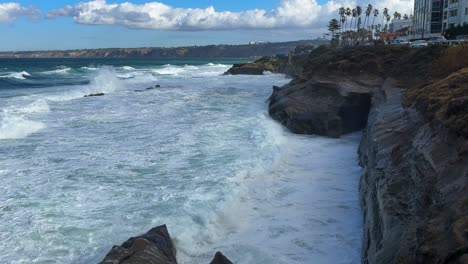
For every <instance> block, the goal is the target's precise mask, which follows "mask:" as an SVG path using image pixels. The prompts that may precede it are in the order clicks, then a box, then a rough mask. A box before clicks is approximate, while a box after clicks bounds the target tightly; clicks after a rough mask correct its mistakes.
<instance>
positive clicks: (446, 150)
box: [268, 46, 468, 264]
mask: <svg viewBox="0 0 468 264" xmlns="http://www.w3.org/2000/svg"><path fill="white" fill-rule="evenodd" d="M467 57H468V48H467V47H444V46H432V47H427V48H423V49H411V48H408V47H385V46H383V47H356V48H350V49H331V48H328V47H319V48H317V49H315V50H314V51H312V52H311V53H310V54H309V55H305V56H304V58H303V59H302V62H301V65H297V66H296V68H301V69H302V70H301V71H300V72H299V73H298V74H295V75H294V74H293V75H292V81H291V82H290V83H289V84H287V85H285V86H283V87H273V93H272V95H271V97H270V99H269V109H268V110H269V113H270V115H271V117H272V118H273V119H275V120H277V121H278V122H280V123H281V124H282V125H284V126H285V127H287V128H288V129H289V130H290V131H292V132H294V133H299V134H316V135H322V136H328V137H339V136H341V135H343V134H346V133H350V132H355V131H363V137H362V140H361V143H360V146H359V150H358V153H359V163H360V165H361V166H362V167H363V169H364V172H363V175H362V177H361V180H360V187H359V188H360V200H361V206H362V209H363V216H364V223H363V225H364V230H363V240H362V263H366V264H381V263H408V264H410V263H421V264H422V263H434V264H435V263H468V195H467V194H468V68H467V67H468V58H467ZM442 65H443V66H442Z"/></svg>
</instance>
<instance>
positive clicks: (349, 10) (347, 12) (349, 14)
mask: <svg viewBox="0 0 468 264" xmlns="http://www.w3.org/2000/svg"><path fill="white" fill-rule="evenodd" d="M345 15H346V24H348V17H349V16H351V8H349V7H348V8H346V11H345ZM350 28H351V27H350ZM345 30H346V28H345Z"/></svg>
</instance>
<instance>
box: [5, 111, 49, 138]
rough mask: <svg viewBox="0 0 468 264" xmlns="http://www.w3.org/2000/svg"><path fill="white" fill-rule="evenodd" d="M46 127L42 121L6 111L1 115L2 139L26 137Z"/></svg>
mask: <svg viewBox="0 0 468 264" xmlns="http://www.w3.org/2000/svg"><path fill="white" fill-rule="evenodd" d="M45 127H46V125H45V124H44V123H42V122H38V121H31V120H28V119H26V118H25V117H24V116H21V115H15V114H11V113H8V112H6V113H3V114H2V115H1V117H0V139H18V138H25V137H27V136H28V135H30V134H32V133H36V132H38V131H39V130H41V129H44V128H45Z"/></svg>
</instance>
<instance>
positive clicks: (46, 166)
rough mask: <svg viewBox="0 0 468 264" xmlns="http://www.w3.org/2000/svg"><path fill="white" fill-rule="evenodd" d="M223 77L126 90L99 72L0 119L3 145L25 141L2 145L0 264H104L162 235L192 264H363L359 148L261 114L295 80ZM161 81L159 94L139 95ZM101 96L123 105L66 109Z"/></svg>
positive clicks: (203, 70)
mask: <svg viewBox="0 0 468 264" xmlns="http://www.w3.org/2000/svg"><path fill="white" fill-rule="evenodd" d="M195 68H197V69H195ZM226 68H228V66H226V65H224V66H221V65H199V66H195V67H188V66H171V65H165V66H162V67H159V68H156V69H155V68H148V69H139V70H134V71H129V72H126V73H129V74H132V75H134V77H133V78H130V79H124V80H119V77H118V75H119V74H124V73H125V72H123V71H117V72H116V71H115V70H114V69H113V68H111V67H101V68H100V69H99V70H96V72H95V73H94V74H92V75H91V77H90V80H91V83H90V84H89V85H79V86H65V87H57V88H53V89H52V88H51V89H50V91H49V94H46V95H45V96H44V95H43V94H41V95H36V96H32V97H27V98H24V99H15V100H16V101H15V102H17V101H21V100H29V101H28V103H27V104H23V106H22V107H14V109H17V111H16V112H13V113H12V112H11V111H10V110H11V109H13V108H8V111H6V112H5V111H4V112H3V113H2V114H3V115H4V116H2V119H1V122H2V129H1V130H0V132H1V133H4V135H6V134H7V132H8V135H7V136H8V137H9V138H12V137H19V136H22V135H23V136H24V135H26V139H24V140H21V141H4V142H0V144H2V143H4V144H6V145H1V146H2V147H6V148H7V149H6V151H5V152H4V155H3V156H2V158H1V159H0V168H1V169H2V170H4V171H6V172H3V174H2V172H0V174H1V175H2V181H3V183H2V185H0V218H1V219H2V225H0V241H9V243H3V244H1V243H0V263H3V262H8V263H38V262H42V263H75V264H85V263H86V264H87V263H97V262H99V261H101V260H102V258H103V257H104V255H105V254H106V253H107V252H108V251H109V249H110V248H111V247H112V245H116V244H121V243H122V242H123V241H125V240H126V239H128V238H129V237H130V236H136V235H138V234H142V233H144V232H146V231H147V230H149V229H150V228H151V227H154V226H157V225H161V224H167V225H168V228H169V232H170V233H171V235H172V237H173V238H174V240H175V243H176V246H177V249H178V259H179V262H180V263H185V264H187V263H189V264H190V263H209V261H210V259H211V258H212V257H213V255H214V253H215V252H216V251H217V250H220V251H222V252H223V253H225V254H226V255H227V256H228V257H229V258H231V259H232V260H233V261H234V262H235V263H240V264H243V263H260V264H267V263H268V264H270V263H281V264H282V263H293V264H297V263H301V264H306V263H310V260H316V261H317V263H356V262H358V261H356V259H359V248H360V241H359V239H356V237H358V238H359V237H360V234H361V230H360V228H361V226H360V211H359V201H358V188H357V181H358V176H359V173H360V169H359V168H358V166H357V162H356V160H355V158H356V147H357V140H356V139H357V137H356V136H354V137H352V138H348V137H344V138H342V139H324V138H319V137H307V136H298V135H292V134H290V133H289V132H287V131H285V130H284V129H283V128H282V127H281V126H280V125H279V124H278V123H276V122H274V121H272V120H271V119H270V118H269V117H268V115H267V113H266V108H267V104H266V103H265V100H266V98H268V96H269V95H270V93H271V86H272V85H282V84H285V83H287V82H288V80H287V79H285V78H284V77H283V76H281V75H263V76H221V74H222V73H223V72H224V71H225V69H226ZM154 70H165V71H167V72H170V71H179V72H178V73H176V74H168V75H161V74H158V73H155V72H154ZM153 73H154V74H155V75H153ZM87 74H88V73H87ZM201 76H209V77H203V78H202V77H201ZM153 78H157V79H158V83H157V84H161V87H162V88H161V89H153V90H148V91H145V92H141V93H134V92H133V90H134V89H140V88H145V87H146V85H148V84H150V85H152V86H153V85H154V84H155V83H154V82H152V81H153V80H154V79H153ZM64 90H66V91H64ZM121 91H122V92H121ZM127 91H129V92H127ZM1 92H2V91H0V93H1ZM97 92H104V93H113V92H116V93H115V94H113V95H111V96H109V97H106V98H105V99H106V100H105V103H103V101H102V100H97V99H96V100H88V99H83V100H70V99H75V98H79V97H82V96H84V95H86V94H89V93H97ZM42 97H45V99H44V98H42ZM41 98H42V99H41ZM51 98H52V99H55V100H53V101H49V100H52V99H51ZM41 100H42V101H41ZM67 100H70V101H67ZM55 101H60V102H55ZM49 104H50V108H51V109H49ZM15 105H17V104H15ZM24 105H25V106H24ZM46 105H47V106H46ZM19 109H23V111H19ZM47 110H48V111H49V112H47ZM41 113H47V114H41ZM4 117H6V118H4ZM31 120H38V121H31ZM29 122H33V123H29ZM34 122H36V123H34ZM4 124H12V125H9V126H8V128H10V127H13V125H14V126H15V127H17V128H15V131H16V132H12V131H13V130H12V129H11V128H10V129H9V130H8V131H7V130H4V129H3V128H4V127H7V126H4ZM22 124H27V125H26V126H25V125H22ZM41 124H42V125H43V126H42V128H41V127H40V125H41ZM45 124H48V127H47V130H44V131H43V132H42V133H37V134H36V135H34V137H32V136H31V137H27V135H28V133H34V132H31V129H32V128H34V127H36V132H38V131H39V130H40V129H43V128H44V127H45ZM22 129H24V130H26V129H30V131H29V132H28V133H24V132H23V131H21V130H22ZM32 130H34V129H32ZM16 142H18V144H17V145H15V143H16ZM19 143H21V144H19ZM344 261H346V262H344Z"/></svg>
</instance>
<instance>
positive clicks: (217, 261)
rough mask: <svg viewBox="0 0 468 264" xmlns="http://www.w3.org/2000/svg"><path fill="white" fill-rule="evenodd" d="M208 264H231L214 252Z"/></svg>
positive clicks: (219, 253)
mask: <svg viewBox="0 0 468 264" xmlns="http://www.w3.org/2000/svg"><path fill="white" fill-rule="evenodd" d="M210 264H232V262H231V261H230V260H229V259H228V258H226V256H224V255H223V254H222V253H221V252H219V251H218V252H216V254H215V256H214V258H213V260H212V261H211V262H210Z"/></svg>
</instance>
